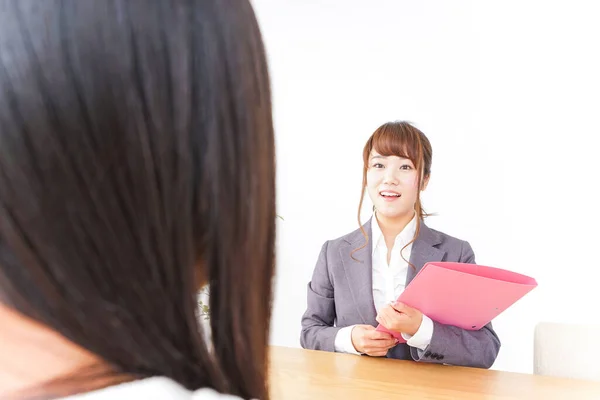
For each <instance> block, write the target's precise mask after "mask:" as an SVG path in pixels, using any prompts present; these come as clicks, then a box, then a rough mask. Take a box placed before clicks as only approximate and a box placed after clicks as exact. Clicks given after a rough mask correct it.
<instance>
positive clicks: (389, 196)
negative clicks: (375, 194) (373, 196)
mask: <svg viewBox="0 0 600 400" xmlns="http://www.w3.org/2000/svg"><path fill="white" fill-rule="evenodd" d="M379 196H381V197H382V198H383V200H384V201H394V200H397V199H399V198H400V197H402V195H401V194H400V193H398V192H394V191H392V190H382V191H381V192H379Z"/></svg>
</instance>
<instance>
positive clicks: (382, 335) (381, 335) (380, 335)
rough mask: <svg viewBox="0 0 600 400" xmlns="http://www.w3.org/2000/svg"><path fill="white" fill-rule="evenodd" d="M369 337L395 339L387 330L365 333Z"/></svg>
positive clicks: (372, 338) (373, 338)
mask: <svg viewBox="0 0 600 400" xmlns="http://www.w3.org/2000/svg"><path fill="white" fill-rule="evenodd" d="M365 336H366V338H367V339H371V340H393V339H394V337H393V336H392V335H390V334H389V333H387V332H380V331H371V332H366V334H365Z"/></svg>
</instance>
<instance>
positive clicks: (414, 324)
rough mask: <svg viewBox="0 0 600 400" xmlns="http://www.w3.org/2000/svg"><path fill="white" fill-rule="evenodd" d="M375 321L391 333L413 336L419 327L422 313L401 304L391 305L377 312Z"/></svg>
mask: <svg viewBox="0 0 600 400" xmlns="http://www.w3.org/2000/svg"><path fill="white" fill-rule="evenodd" d="M376 320H377V322H379V323H380V324H381V325H383V326H385V327H386V328H387V329H389V330H391V331H395V332H400V333H406V334H408V335H411V336H413V335H414V334H415V333H417V331H418V330H419V328H420V327H421V321H423V313H421V311H419V310H417V309H416V308H412V307H409V306H407V305H406V304H403V303H392V304H388V305H386V306H384V307H383V308H382V309H381V310H379V314H378V315H377V318H376Z"/></svg>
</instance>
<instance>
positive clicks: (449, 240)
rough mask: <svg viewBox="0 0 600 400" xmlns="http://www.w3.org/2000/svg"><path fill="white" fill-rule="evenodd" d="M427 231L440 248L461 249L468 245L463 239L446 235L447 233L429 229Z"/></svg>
mask: <svg viewBox="0 0 600 400" xmlns="http://www.w3.org/2000/svg"><path fill="white" fill-rule="evenodd" d="M427 229H429V230H430V231H431V232H432V234H433V235H435V236H436V237H437V241H438V243H439V246H440V247H462V246H465V245H468V244H469V242H468V241H466V240H464V239H460V238H457V237H455V236H451V235H448V234H447V233H444V232H441V231H438V230H435V229H432V228H429V227H428V228H427Z"/></svg>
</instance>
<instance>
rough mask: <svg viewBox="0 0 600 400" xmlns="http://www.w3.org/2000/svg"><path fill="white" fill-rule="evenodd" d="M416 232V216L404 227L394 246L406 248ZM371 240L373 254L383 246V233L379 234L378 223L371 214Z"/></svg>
mask: <svg viewBox="0 0 600 400" xmlns="http://www.w3.org/2000/svg"><path fill="white" fill-rule="evenodd" d="M416 231H417V214H416V213H415V216H414V217H413V219H411V220H410V222H409V223H408V224H407V225H406V226H405V227H404V229H403V230H402V232H400V233H399V234H398V236H396V240H395V242H394V245H395V246H396V245H400V246H401V247H404V246H406V244H407V243H408V242H410V241H411V240H413V238H414V236H415V232H416ZM371 240H372V241H373V249H372V253H371V254H373V253H375V250H377V248H379V246H385V239H384V237H383V232H381V228H380V226H379V221H377V216H376V214H375V213H373V218H372V220H371Z"/></svg>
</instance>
